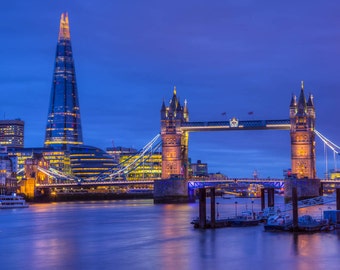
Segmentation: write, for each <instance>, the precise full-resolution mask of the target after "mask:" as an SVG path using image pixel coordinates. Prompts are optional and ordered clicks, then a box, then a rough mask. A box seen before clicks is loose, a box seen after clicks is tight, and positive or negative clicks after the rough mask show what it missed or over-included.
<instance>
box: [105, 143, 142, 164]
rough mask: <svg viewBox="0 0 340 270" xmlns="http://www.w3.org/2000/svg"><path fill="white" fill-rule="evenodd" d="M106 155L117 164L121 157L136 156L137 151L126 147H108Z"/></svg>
mask: <svg viewBox="0 0 340 270" xmlns="http://www.w3.org/2000/svg"><path fill="white" fill-rule="evenodd" d="M106 153H108V154H109V155H110V156H111V157H113V159H114V160H115V161H117V163H119V160H120V157H121V156H122V155H131V154H136V153H137V149H134V148H128V147H121V146H118V147H108V148H106Z"/></svg>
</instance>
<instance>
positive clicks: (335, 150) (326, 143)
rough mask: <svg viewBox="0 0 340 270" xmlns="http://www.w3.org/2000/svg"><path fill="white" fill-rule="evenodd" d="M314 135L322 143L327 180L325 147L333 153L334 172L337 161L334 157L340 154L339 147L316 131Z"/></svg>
mask: <svg viewBox="0 0 340 270" xmlns="http://www.w3.org/2000/svg"><path fill="white" fill-rule="evenodd" d="M314 133H315V134H316V135H317V136H318V137H319V138H320V139H321V141H322V142H323V143H324V155H325V162H326V172H325V175H326V178H328V158H327V157H328V156H327V147H328V148H330V149H331V150H332V151H333V155H334V157H333V158H334V171H337V170H338V169H337V159H336V156H337V155H339V153H340V146H338V145H336V144H335V143H333V142H332V141H331V140H329V139H328V138H326V137H325V136H324V135H322V134H321V133H320V132H319V131H317V130H316V129H315V130H314Z"/></svg>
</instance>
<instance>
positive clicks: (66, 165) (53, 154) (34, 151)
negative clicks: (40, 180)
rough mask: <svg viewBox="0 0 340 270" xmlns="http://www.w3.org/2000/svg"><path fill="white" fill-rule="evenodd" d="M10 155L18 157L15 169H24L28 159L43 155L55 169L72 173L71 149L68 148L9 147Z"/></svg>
mask: <svg viewBox="0 0 340 270" xmlns="http://www.w3.org/2000/svg"><path fill="white" fill-rule="evenodd" d="M8 155H9V156H11V157H16V159H17V166H16V169H15V171H19V170H21V169H23V168H24V166H25V162H26V160H27V159H32V158H34V156H36V155H41V156H42V157H43V158H44V160H46V161H48V163H49V165H50V166H51V167H53V168H54V169H56V170H58V171H61V172H64V173H71V166H70V154H69V151H66V150H55V149H51V148H42V147H35V148H21V149H15V148H8Z"/></svg>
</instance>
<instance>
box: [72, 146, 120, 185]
mask: <svg viewBox="0 0 340 270" xmlns="http://www.w3.org/2000/svg"><path fill="white" fill-rule="evenodd" d="M70 161H71V171H72V174H73V175H75V176H77V177H80V178H84V179H86V178H93V180H96V178H97V177H98V175H99V174H101V173H103V172H105V171H108V170H109V169H111V168H113V167H115V166H116V165H117V162H116V161H115V160H114V159H113V158H112V157H111V156H110V155H109V154H108V153H106V152H105V151H103V150H101V149H99V148H96V147H92V146H85V145H84V146H77V147H70Z"/></svg>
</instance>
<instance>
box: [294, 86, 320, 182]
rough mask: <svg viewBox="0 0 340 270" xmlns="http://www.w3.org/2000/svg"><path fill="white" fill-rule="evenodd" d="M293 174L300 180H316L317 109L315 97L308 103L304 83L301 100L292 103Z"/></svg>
mask: <svg viewBox="0 0 340 270" xmlns="http://www.w3.org/2000/svg"><path fill="white" fill-rule="evenodd" d="M290 123H291V130H290V138H291V147H292V152H291V159H292V174H294V175H296V177H297V178H298V179H301V178H308V179H315V177H316V170H315V133H314V129H315V108H314V102H313V96H312V95H310V96H309V98H308V101H306V98H305V94H304V86H303V82H302V83H301V91H300V96H299V99H298V100H296V96H293V97H292V100H291V103H290Z"/></svg>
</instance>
